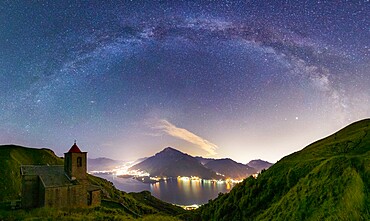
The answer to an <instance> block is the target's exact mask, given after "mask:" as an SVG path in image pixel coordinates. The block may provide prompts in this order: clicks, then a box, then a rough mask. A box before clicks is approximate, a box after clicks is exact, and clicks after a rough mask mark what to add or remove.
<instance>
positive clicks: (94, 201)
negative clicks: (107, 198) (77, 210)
mask: <svg viewBox="0 0 370 221" xmlns="http://www.w3.org/2000/svg"><path fill="white" fill-rule="evenodd" d="M90 196H91V201H90V206H100V202H101V194H100V190H96V191H92V192H90Z"/></svg>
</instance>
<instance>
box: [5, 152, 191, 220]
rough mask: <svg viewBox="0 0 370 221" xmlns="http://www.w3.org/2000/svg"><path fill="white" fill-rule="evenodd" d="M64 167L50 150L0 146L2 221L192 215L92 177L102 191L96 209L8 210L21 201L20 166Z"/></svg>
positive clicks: (118, 218) (61, 161)
mask: <svg viewBox="0 0 370 221" xmlns="http://www.w3.org/2000/svg"><path fill="white" fill-rule="evenodd" d="M36 164H37V165H46V164H49V165H63V159H61V158H59V157H57V156H56V155H55V154H54V152H53V151H51V150H49V149H34V148H26V147H20V146H14V145H6V146H0V177H1V179H0V188H1V189H0V220H24V219H37V220H132V219H140V220H179V219H178V218H176V217H175V216H177V217H180V218H181V217H187V214H189V213H188V212H187V211H185V210H183V209H182V208H181V207H177V206H174V205H172V204H169V203H166V202H163V201H161V200H159V199H157V198H155V197H153V196H152V195H151V194H150V192H147V191H144V192H141V193H126V192H123V191H120V190H118V189H116V188H115V187H114V185H113V183H111V182H109V181H107V180H105V179H102V178H99V177H95V176H92V175H89V176H88V178H89V181H90V183H91V184H94V185H97V186H100V187H101V189H102V199H103V200H102V204H101V206H99V207H96V208H83V209H81V208H78V209H44V208H38V209H33V210H15V211H10V210H9V206H8V204H9V201H10V200H17V199H20V193H21V176H20V166H21V165H36Z"/></svg>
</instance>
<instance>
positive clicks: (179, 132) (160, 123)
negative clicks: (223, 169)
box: [150, 119, 218, 155]
mask: <svg viewBox="0 0 370 221" xmlns="http://www.w3.org/2000/svg"><path fill="white" fill-rule="evenodd" d="M150 128H151V129H153V130H156V131H158V132H160V133H162V134H167V135H170V136H172V137H176V138H179V139H181V140H185V141H187V142H189V143H192V144H195V145H196V146H197V147H199V148H200V149H202V150H204V151H206V152H207V153H208V155H215V154H216V149H217V148H218V147H217V145H216V144H214V143H211V142H210V141H208V140H206V139H204V138H202V137H200V136H198V135H196V134H194V133H192V132H190V131H188V130H187V129H184V128H180V127H177V126H176V125H173V124H172V123H170V122H169V121H167V120H165V119H159V120H155V121H154V122H153V123H151V124H150ZM156 134H157V133H156Z"/></svg>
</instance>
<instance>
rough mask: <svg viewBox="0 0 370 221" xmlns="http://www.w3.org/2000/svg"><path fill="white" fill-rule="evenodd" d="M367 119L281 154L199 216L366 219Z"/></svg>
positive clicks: (369, 174)
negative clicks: (285, 154)
mask: <svg viewBox="0 0 370 221" xmlns="http://www.w3.org/2000/svg"><path fill="white" fill-rule="evenodd" d="M369 191H370V120H369V119H366V120H362V121H359V122H356V123H354V124H351V125H349V126H348V127H346V128H344V129H342V130H340V131H338V132H337V133H335V134H333V135H331V136H329V137H327V138H325V139H322V140H320V141H317V142H315V143H313V144H311V145H309V146H308V147H306V148H304V149H303V150H301V151H298V152H296V153H293V154H291V155H289V156H287V157H284V158H283V159H281V160H280V161H279V162H278V163H276V164H274V165H273V166H272V167H271V168H269V169H268V170H266V171H264V172H263V173H261V174H260V176H259V177H258V178H257V179H254V178H252V177H249V178H247V179H245V180H244V181H243V182H242V183H240V184H238V185H237V186H235V187H234V188H233V189H232V190H231V191H230V193H228V194H223V195H221V196H219V197H218V198H217V199H215V200H213V201H210V203H209V204H206V205H205V206H203V207H201V208H200V209H199V211H198V213H199V214H200V216H201V217H202V219H203V220H370V197H369Z"/></svg>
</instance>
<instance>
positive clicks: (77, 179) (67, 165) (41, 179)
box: [21, 143, 101, 208]
mask: <svg viewBox="0 0 370 221" xmlns="http://www.w3.org/2000/svg"><path fill="white" fill-rule="evenodd" d="M86 171H87V152H81V150H80V149H79V147H78V146H77V145H76V143H74V145H73V146H72V147H71V148H70V150H69V151H68V152H67V153H65V154H64V166H63V165H52V166H51V165H22V166H21V176H22V199H21V203H22V207H23V208H36V207H57V208H62V207H86V206H98V205H100V200H101V190H100V187H98V186H93V185H90V184H89V182H88V177H87V172H86Z"/></svg>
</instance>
